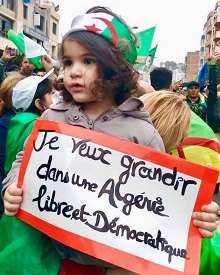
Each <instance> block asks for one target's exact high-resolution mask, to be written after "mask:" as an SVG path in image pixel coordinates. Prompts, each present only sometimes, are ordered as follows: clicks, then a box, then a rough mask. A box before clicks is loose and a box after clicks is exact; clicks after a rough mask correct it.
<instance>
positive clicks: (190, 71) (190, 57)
mask: <svg viewBox="0 0 220 275" xmlns="http://www.w3.org/2000/svg"><path fill="white" fill-rule="evenodd" d="M199 58H200V55H199V51H195V52H188V53H187V55H186V58H185V79H184V81H185V82H189V81H192V80H195V79H196V76H197V74H198V71H199Z"/></svg>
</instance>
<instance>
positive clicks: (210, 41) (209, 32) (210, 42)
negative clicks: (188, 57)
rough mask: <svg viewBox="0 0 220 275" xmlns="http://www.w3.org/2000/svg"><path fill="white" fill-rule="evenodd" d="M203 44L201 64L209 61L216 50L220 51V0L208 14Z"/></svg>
mask: <svg viewBox="0 0 220 275" xmlns="http://www.w3.org/2000/svg"><path fill="white" fill-rule="evenodd" d="M202 38H203V39H201V41H203V44H202V43H201V48H200V66H202V65H203V64H204V62H205V61H207V60H208V59H209V58H210V57H211V56H212V54H213V53H214V52H220V1H217V2H216V5H215V7H214V10H213V11H210V12H209V14H208V15H207V20H206V22H205V24H204V28H203V36H202Z"/></svg>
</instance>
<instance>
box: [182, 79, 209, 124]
mask: <svg viewBox="0 0 220 275" xmlns="http://www.w3.org/2000/svg"><path fill="white" fill-rule="evenodd" d="M186 102H187V104H188V105H189V107H190V108H191V110H192V111H193V112H194V113H196V114H197V115H198V116H199V117H200V118H201V119H202V120H204V121H205V122H206V121H207V114H206V113H207V105H206V102H205V100H204V99H202V98H201V96H200V91H199V83H198V82H196V81H190V82H189V83H188V84H187V96H186Z"/></svg>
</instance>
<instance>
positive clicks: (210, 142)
mask: <svg viewBox="0 0 220 275" xmlns="http://www.w3.org/2000/svg"><path fill="white" fill-rule="evenodd" d="M172 154H173V155H175V156H179V157H181V158H184V159H186V160H189V161H192V162H195V163H198V164H202V165H206V166H211V167H213V168H216V169H217V170H219V171H220V145H219V143H218V140H217V138H216V135H215V133H214V132H213V131H212V129H211V128H210V127H209V126H208V125H207V124H206V123H205V122H204V121H203V120H202V119H201V118H200V117H199V116H197V115H196V114H195V113H194V112H193V111H191V125H190V131H189V134H188V137H187V138H186V139H185V140H183V141H182V142H181V143H180V144H179V145H178V146H177V148H176V149H174V150H172ZM218 182H220V174H219V177H218Z"/></svg>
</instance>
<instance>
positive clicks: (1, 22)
mask: <svg viewBox="0 0 220 275" xmlns="http://www.w3.org/2000/svg"><path fill="white" fill-rule="evenodd" d="M9 29H13V21H11V20H9V19H7V18H5V17H3V16H0V35H1V36H3V37H6V33H7V31H8V30H9Z"/></svg>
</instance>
